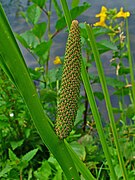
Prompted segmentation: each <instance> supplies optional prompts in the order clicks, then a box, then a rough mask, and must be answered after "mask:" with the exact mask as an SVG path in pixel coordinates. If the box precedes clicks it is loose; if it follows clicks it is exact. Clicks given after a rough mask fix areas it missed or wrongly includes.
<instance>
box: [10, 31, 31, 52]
mask: <svg viewBox="0 0 135 180" xmlns="http://www.w3.org/2000/svg"><path fill="white" fill-rule="evenodd" d="M14 34H15V37H16V38H17V39H18V41H19V42H20V43H21V44H22V45H23V46H24V47H25V48H26V49H27V48H29V45H28V44H27V42H26V40H25V39H24V38H23V37H22V36H21V35H19V34H17V33H14Z"/></svg>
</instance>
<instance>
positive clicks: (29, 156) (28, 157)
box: [22, 148, 38, 162]
mask: <svg viewBox="0 0 135 180" xmlns="http://www.w3.org/2000/svg"><path fill="white" fill-rule="evenodd" d="M37 151H38V148H37V149H34V150H31V151H29V152H28V153H26V154H25V155H24V156H23V157H22V161H26V162H29V161H30V160H31V159H32V158H33V157H34V156H35V155H36V153H37Z"/></svg>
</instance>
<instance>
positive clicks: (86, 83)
mask: <svg viewBox="0 0 135 180" xmlns="http://www.w3.org/2000/svg"><path fill="white" fill-rule="evenodd" d="M82 80H83V83H84V86H85V90H86V93H87V97H88V100H89V103H90V107H91V111H92V114H93V117H94V120H95V122H96V128H97V131H98V134H99V138H100V140H101V144H102V147H103V151H104V153H105V157H106V159H107V162H108V166H109V168H110V172H111V177H112V179H113V180H117V177H116V174H115V171H114V167H113V164H112V161H111V155H110V153H109V149H108V146H107V143H106V139H105V135H104V131H103V127H102V123H101V119H100V115H99V112H98V108H97V105H96V102H95V98H94V94H93V91H92V88H91V85H90V83H89V77H88V74H87V71H86V68H85V65H84V62H83V61H82Z"/></svg>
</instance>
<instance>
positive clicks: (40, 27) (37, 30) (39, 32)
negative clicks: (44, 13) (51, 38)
mask: <svg viewBox="0 0 135 180" xmlns="http://www.w3.org/2000/svg"><path fill="white" fill-rule="evenodd" d="M46 27H47V24H46V23H45V22H42V23H39V24H35V25H34V28H33V29H32V32H33V33H34V34H35V36H37V37H38V38H39V39H41V37H42V36H43V35H44V33H45V31H46Z"/></svg>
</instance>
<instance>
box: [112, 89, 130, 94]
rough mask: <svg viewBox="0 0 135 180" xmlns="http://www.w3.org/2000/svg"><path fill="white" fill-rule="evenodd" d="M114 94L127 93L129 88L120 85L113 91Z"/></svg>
mask: <svg viewBox="0 0 135 180" xmlns="http://www.w3.org/2000/svg"><path fill="white" fill-rule="evenodd" d="M113 94H114V95H118V96H121V95H122V96H125V95H127V94H129V88H128V87H122V88H120V89H118V90H117V91H115V92H114V93H113Z"/></svg>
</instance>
